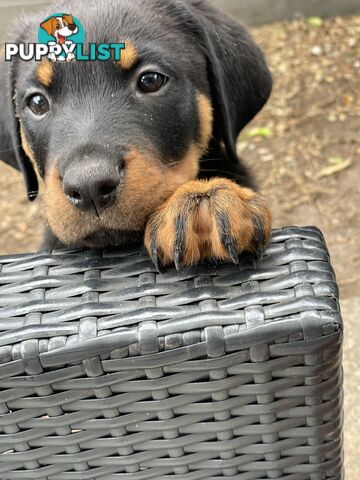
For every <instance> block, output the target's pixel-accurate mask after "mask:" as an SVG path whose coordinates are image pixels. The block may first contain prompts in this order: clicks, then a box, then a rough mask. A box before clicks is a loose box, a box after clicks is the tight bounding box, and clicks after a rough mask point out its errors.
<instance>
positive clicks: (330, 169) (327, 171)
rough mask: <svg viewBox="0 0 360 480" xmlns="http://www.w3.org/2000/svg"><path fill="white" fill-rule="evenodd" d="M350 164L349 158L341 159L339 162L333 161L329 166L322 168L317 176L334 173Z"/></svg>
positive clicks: (327, 175) (326, 175) (321, 176)
mask: <svg viewBox="0 0 360 480" xmlns="http://www.w3.org/2000/svg"><path fill="white" fill-rule="evenodd" d="M351 164H352V161H351V159H350V158H348V159H347V160H343V161H342V162H341V163H334V164H333V165H331V167H325V168H323V169H322V170H321V171H320V172H319V173H318V174H317V178H323V177H329V176H330V175H334V174H335V173H339V172H342V171H343V170H345V169H346V168H349V167H350V165H351Z"/></svg>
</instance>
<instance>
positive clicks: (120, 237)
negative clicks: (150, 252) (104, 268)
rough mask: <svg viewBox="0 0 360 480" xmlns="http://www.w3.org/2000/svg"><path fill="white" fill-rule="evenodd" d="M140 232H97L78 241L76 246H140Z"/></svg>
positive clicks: (141, 238) (142, 233)
mask: <svg viewBox="0 0 360 480" xmlns="http://www.w3.org/2000/svg"><path fill="white" fill-rule="evenodd" d="M143 239H144V232H142V231H133V232H131V231H119V230H105V229H104V230H98V231H96V232H93V233H91V234H89V235H87V236H86V237H84V238H82V239H80V240H79V241H78V242H77V245H76V246H79V247H89V248H116V247H127V246H138V245H141V244H142V242H143Z"/></svg>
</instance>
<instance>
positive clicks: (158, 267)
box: [150, 242, 162, 273]
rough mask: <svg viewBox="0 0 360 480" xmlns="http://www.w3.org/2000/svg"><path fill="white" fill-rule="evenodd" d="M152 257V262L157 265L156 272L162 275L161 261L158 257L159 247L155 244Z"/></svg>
mask: <svg viewBox="0 0 360 480" xmlns="http://www.w3.org/2000/svg"><path fill="white" fill-rule="evenodd" d="M150 257H151V260H152V262H153V264H154V265H155V268H156V270H157V271H158V272H159V273H162V270H161V266H160V261H159V256H158V249H157V245H156V243H155V242H154V243H153V245H152V247H151V255H150Z"/></svg>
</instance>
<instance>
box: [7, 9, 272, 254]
mask: <svg viewBox="0 0 360 480" xmlns="http://www.w3.org/2000/svg"><path fill="white" fill-rule="evenodd" d="M99 3H100V4H101V5H99ZM150 3H151V5H150ZM62 7H63V8H66V9H67V11H71V12H72V14H73V15H75V16H76V17H77V18H79V20H80V21H81V22H82V23H83V24H84V27H85V31H86V42H89V43H90V42H91V43H114V42H118V43H121V42H124V43H125V44H126V48H125V50H124V51H123V53H122V58H121V61H120V62H115V61H114V60H112V61H108V62H102V61H95V62H86V61H85V62H83V61H81V62H80V61H75V62H72V63H70V64H64V63H56V64H52V63H50V62H48V61H47V60H43V61H42V62H40V63H39V62H22V61H20V60H18V59H17V60H16V61H13V62H12V64H11V66H10V73H9V79H10V81H9V85H10V90H11V91H10V92H9V93H8V99H10V103H9V105H10V108H11V109H12V112H13V116H12V118H13V122H12V125H11V127H10V125H9V124H8V125H7V129H8V134H9V136H10V135H11V137H12V148H13V153H14V155H15V157H16V164H17V165H18V167H19V168H20V169H21V170H22V171H23V173H24V176H25V180H26V185H27V188H28V192H29V197H30V198H31V199H32V198H34V197H35V196H36V194H37V191H38V178H41V179H42V181H43V183H44V194H43V197H44V204H45V211H46V215H47V218H48V222H49V225H50V227H51V229H52V230H53V232H54V234H55V235H56V236H57V237H58V238H59V239H60V240H61V241H62V242H63V243H65V244H69V245H86V246H107V245H114V244H119V243H121V242H122V240H123V239H124V238H126V236H127V234H132V233H134V232H142V231H143V230H144V226H145V224H146V221H147V219H148V218H149V216H150V215H151V213H152V212H153V211H154V210H155V209H156V208H157V207H158V206H159V205H160V204H161V203H162V202H164V201H165V200H166V199H167V198H168V197H169V196H170V195H171V194H172V193H173V192H174V191H175V190H176V189H177V188H178V187H179V186H180V185H182V184H183V183H185V182H187V181H188V180H191V179H194V178H196V176H197V174H198V172H199V169H200V165H201V159H203V158H206V156H207V155H211V149H212V148H213V147H216V148H217V147H219V148H220V146H221V147H225V150H226V152H227V156H228V157H229V158H230V159H231V160H232V161H234V162H236V161H237V155H236V140H237V136H238V134H239V132H240V130H241V129H242V128H243V127H244V126H245V125H246V124H247V123H248V122H249V121H250V120H251V119H252V118H253V117H254V115H255V114H256V113H257V112H258V111H259V110H260V109H261V107H262V106H263V105H264V103H265V102H266V100H267V98H268V96H269V94H270V90H271V77H270V74H269V71H268V69H267V66H266V64H265V61H264V58H263V55H262V53H261V52H260V50H259V49H258V48H257V46H256V45H255V44H254V42H253V40H252V39H251V38H250V36H249V34H248V33H247V31H246V30H245V29H244V27H242V26H241V25H239V24H238V23H236V22H235V21H232V20H230V19H228V18H227V17H225V16H223V15H222V14H220V13H219V12H218V11H217V10H215V9H213V8H212V7H210V5H209V4H208V3H206V2H205V1H199V0H196V1H195V0H193V1H186V2H185V1H182V0H154V1H152V2H148V0H136V1H135V0H131V1H130V0H123V1H118V2H113V1H111V2H108V1H105V0H101V1H100V2H99V1H98V0H97V1H89V0H78V1H69V2H65V4H63V5H62ZM42 18H44V14H43V16H42ZM38 20H39V19H35V20H32V23H31V25H30V28H29V29H28V30H30V32H31V31H32V34H31V35H30V36H28V35H26V34H25V33H24V32H21V33H20V38H21V41H22V42H32V41H34V37H35V35H36V27H37V26H38V25H39V22H38ZM18 41H19V40H18ZM15 157H14V156H12V157H11V156H8V159H7V160H6V158H5V161H8V163H12V164H13V165H15V160H14V158H15ZM35 172H36V173H37V174H35Z"/></svg>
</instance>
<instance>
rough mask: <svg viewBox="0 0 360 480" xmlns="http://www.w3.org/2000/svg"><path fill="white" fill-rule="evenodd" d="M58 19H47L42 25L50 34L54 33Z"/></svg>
mask: <svg viewBox="0 0 360 480" xmlns="http://www.w3.org/2000/svg"><path fill="white" fill-rule="evenodd" d="M55 24H56V19H55V18H54V17H51V18H49V20H46V21H45V22H43V23H41V24H40V27H41V28H43V29H44V30H45V31H46V33H47V34H48V35H51V36H52V34H53V32H55V30H56V25H55Z"/></svg>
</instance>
